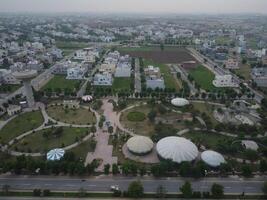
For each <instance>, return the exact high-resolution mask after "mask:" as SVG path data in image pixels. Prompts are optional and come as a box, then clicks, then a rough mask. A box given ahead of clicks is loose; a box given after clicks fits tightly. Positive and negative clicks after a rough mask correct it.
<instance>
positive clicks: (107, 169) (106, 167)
mask: <svg viewBox="0 0 267 200" xmlns="http://www.w3.org/2000/svg"><path fill="white" fill-rule="evenodd" d="M109 169H110V164H106V165H105V166H104V173H105V174H106V175H108V174H109Z"/></svg>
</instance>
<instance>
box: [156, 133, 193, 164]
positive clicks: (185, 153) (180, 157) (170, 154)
mask: <svg viewBox="0 0 267 200" xmlns="http://www.w3.org/2000/svg"><path fill="white" fill-rule="evenodd" d="M157 152H158V154H159V156H160V157H162V158H164V159H171V160H172V161H174V162H177V163H180V162H183V161H192V160H194V159H195V158H196V157H197V156H198V149H197V147H196V145H195V144H194V143H192V142H191V141H190V140H187V139H185V138H183V137H176V136H171V137H165V138H163V139H161V140H160V141H159V142H158V143H157Z"/></svg>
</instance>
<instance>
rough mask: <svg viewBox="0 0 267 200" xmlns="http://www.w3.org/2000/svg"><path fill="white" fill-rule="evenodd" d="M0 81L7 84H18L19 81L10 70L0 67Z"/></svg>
mask: <svg viewBox="0 0 267 200" xmlns="http://www.w3.org/2000/svg"><path fill="white" fill-rule="evenodd" d="M0 83H1V84H8V85H17V84H20V81H19V80H17V79H16V78H15V77H14V76H13V75H12V71H11V70H6V69H0Z"/></svg>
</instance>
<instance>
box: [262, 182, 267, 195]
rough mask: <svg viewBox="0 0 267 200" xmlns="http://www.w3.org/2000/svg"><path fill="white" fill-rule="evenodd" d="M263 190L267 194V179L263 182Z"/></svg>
mask: <svg viewBox="0 0 267 200" xmlns="http://www.w3.org/2000/svg"><path fill="white" fill-rule="evenodd" d="M262 191H263V193H264V194H267V181H265V182H264V183H263V186H262Z"/></svg>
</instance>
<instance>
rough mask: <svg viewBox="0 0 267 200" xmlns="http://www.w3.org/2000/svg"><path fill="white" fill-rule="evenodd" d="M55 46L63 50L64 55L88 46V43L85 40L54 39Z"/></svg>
mask: <svg viewBox="0 0 267 200" xmlns="http://www.w3.org/2000/svg"><path fill="white" fill-rule="evenodd" d="M56 46H57V47H58V48H59V49H61V50H62V51H63V53H64V55H69V54H71V53H73V52H75V51H77V50H78V49H83V48H85V47H88V44H87V43H86V42H74V41H63V40H58V41H56Z"/></svg>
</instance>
